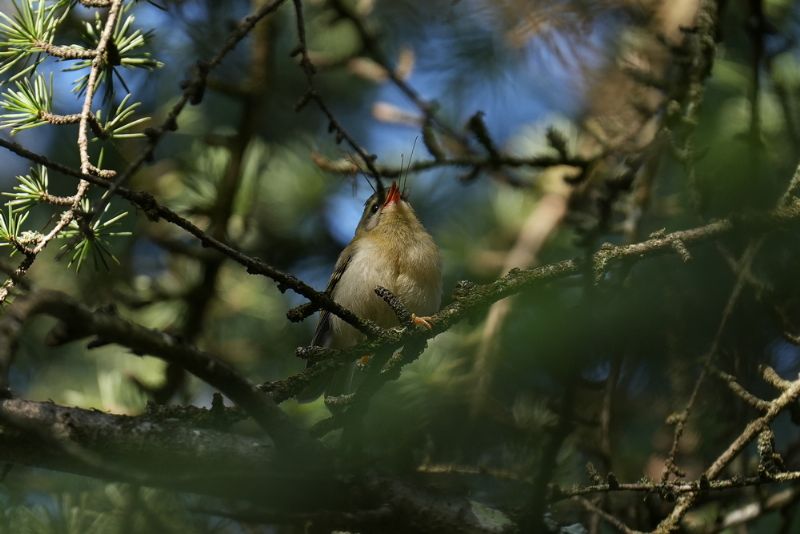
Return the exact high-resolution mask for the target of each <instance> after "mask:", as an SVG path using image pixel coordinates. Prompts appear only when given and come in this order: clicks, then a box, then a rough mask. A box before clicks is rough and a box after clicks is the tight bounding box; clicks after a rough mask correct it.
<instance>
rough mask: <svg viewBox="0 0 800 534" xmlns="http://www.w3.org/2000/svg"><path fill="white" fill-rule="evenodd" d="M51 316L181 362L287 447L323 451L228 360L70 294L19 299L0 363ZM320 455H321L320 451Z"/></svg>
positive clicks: (85, 332) (7, 321)
mask: <svg viewBox="0 0 800 534" xmlns="http://www.w3.org/2000/svg"><path fill="white" fill-rule="evenodd" d="M37 314H46V315H50V316H52V317H55V318H57V319H60V320H61V321H62V322H63V323H64V324H65V325H66V328H67V331H68V332H69V333H70V337H71V338H72V339H79V338H81V337H86V336H97V337H98V338H100V339H102V340H103V341H105V342H109V343H117V344H119V345H122V346H124V347H128V348H130V349H131V350H132V351H133V352H134V353H136V354H149V355H152V356H156V357H158V358H161V359H163V360H165V361H167V362H170V363H175V364H177V365H179V366H180V367H183V368H184V369H186V370H187V371H189V372H190V373H192V374H194V375H195V376H197V377H198V378H200V379H201V380H204V381H205V382H207V383H208V384H210V385H211V386H213V387H215V388H217V389H218V390H219V391H220V392H222V393H223V394H224V395H226V396H227V397H228V398H229V399H231V400H232V401H233V402H235V403H236V404H237V405H239V406H240V407H241V408H242V409H243V410H244V411H245V412H246V413H247V414H248V415H250V416H251V417H253V419H255V420H256V422H258V424H259V425H260V426H261V427H262V428H263V429H264V430H265V431H266V432H267V433H268V434H269V435H270V436H271V437H272V438H273V439H274V440H275V442H276V443H277V444H278V445H282V446H284V447H287V446H291V447H300V448H301V449H302V448H305V449H307V450H317V449H320V447H318V445H317V444H316V443H315V442H312V441H311V440H310V438H309V437H308V435H307V434H306V433H305V432H303V431H301V430H299V429H298V428H297V427H295V426H294V424H292V422H291V421H290V420H289V418H288V417H287V416H286V414H285V413H283V411H282V410H281V409H280V408H279V407H278V406H277V405H276V404H275V403H274V402H273V401H272V399H271V398H269V397H268V396H265V395H263V394H261V393H260V392H259V391H258V390H257V389H256V388H255V387H254V386H253V385H252V384H251V383H250V382H249V381H248V380H247V379H245V378H244V377H242V376H241V375H240V374H239V373H238V372H237V371H236V370H234V369H233V368H232V367H230V366H229V365H228V364H226V363H225V362H223V361H221V360H219V359H217V358H214V357H213V356H211V355H209V354H206V353H204V352H202V351H200V350H198V349H196V348H194V347H192V346H189V345H185V344H183V343H181V342H180V341H179V340H177V339H175V338H173V337H171V336H169V335H167V334H165V333H163V332H158V331H155V330H149V329H147V328H144V327H141V326H139V325H136V324H133V323H129V322H127V321H125V320H123V319H121V318H119V317H116V316H114V315H111V314H100V313H94V312H92V311H91V310H89V309H88V308H86V307H84V306H82V305H81V304H79V303H78V302H76V301H74V300H73V299H72V298H70V297H69V296H67V295H65V294H63V293H59V292H56V291H42V292H37V293H33V294H32V295H30V296H28V297H26V298H24V299H20V300H17V301H16V302H15V303H14V305H13V306H12V307H10V308H9V309H8V311H7V312H6V317H5V318H4V320H3V327H4V328H3V331H4V340H3V341H4V343H3V344H0V360H2V361H3V363H4V364H5V365H8V363H9V361H10V352H11V350H12V349H11V348H10V346H9V344H10V343H11V342H12V340H13V339H14V338H15V337H16V335H15V334H16V331H15V330H18V328H19V326H20V325H21V324H23V323H24V322H25V321H27V320H28V319H29V318H30V317H32V316H33V315H37ZM317 452H321V451H319V450H317Z"/></svg>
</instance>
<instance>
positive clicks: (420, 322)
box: [411, 313, 433, 330]
mask: <svg viewBox="0 0 800 534" xmlns="http://www.w3.org/2000/svg"><path fill="white" fill-rule="evenodd" d="M431 321H433V317H431V316H424V317H420V316H418V315H417V314H416V313H412V314H411V322H412V323H414V324H415V325H417V326H421V327H423V328H427V329H428V330H430V329H431V328H433V325H432V324H431Z"/></svg>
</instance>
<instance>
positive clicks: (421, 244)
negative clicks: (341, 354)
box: [331, 232, 442, 348]
mask: <svg viewBox="0 0 800 534" xmlns="http://www.w3.org/2000/svg"><path fill="white" fill-rule="evenodd" d="M377 286H383V287H385V288H387V289H389V290H390V291H391V292H392V293H394V294H395V295H396V296H397V297H399V298H400V300H401V301H402V302H403V304H404V305H405V306H406V308H408V310H409V311H411V312H413V313H416V314H417V315H431V314H433V313H435V312H436V311H437V310H438V309H439V303H440V301H441V296H442V287H441V266H440V259H439V250H438V248H437V247H436V244H435V243H434V242H433V239H432V238H431V237H430V235H428V234H427V233H426V232H422V235H420V236H418V239H416V240H415V241H414V242H411V243H387V242H385V241H378V240H377V239H370V238H364V239H361V240H360V241H359V242H358V246H357V247H356V249H355V250H354V252H353V256H352V258H351V260H350V263H349V264H348V266H347V269H346V271H345V272H344V274H343V275H342V278H341V279H340V280H339V283H338V284H337V285H336V288H335V290H334V292H333V298H334V300H335V301H336V302H338V303H339V304H341V305H342V306H344V307H345V308H348V309H350V310H352V311H353V312H355V313H356V314H357V315H359V316H360V317H364V318H366V319H369V320H371V321H374V322H376V323H377V324H378V325H380V326H383V327H391V326H395V325H397V317H396V316H395V314H394V312H393V311H392V310H391V308H390V307H389V306H388V305H387V304H386V303H385V302H384V301H383V300H382V299H381V298H380V297H378V296H377V295H375V292H374V290H375V288H376V287H377ZM331 327H332V329H333V346H334V347H338V348H343V347H347V346H351V345H353V344H355V343H357V342H358V340H359V336H360V334H358V332H357V331H356V330H355V329H353V328H352V327H351V326H349V325H347V324H345V323H344V322H343V321H341V320H340V319H338V318H333V319H332V323H331Z"/></svg>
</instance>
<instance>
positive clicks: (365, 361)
mask: <svg viewBox="0 0 800 534" xmlns="http://www.w3.org/2000/svg"><path fill="white" fill-rule="evenodd" d="M370 360H372V354H367V355H365V356H362V357H360V358H359V359H357V360H356V366H357V367H358V368H359V369H364V368H365V367H366V366H368V365H369V362H370Z"/></svg>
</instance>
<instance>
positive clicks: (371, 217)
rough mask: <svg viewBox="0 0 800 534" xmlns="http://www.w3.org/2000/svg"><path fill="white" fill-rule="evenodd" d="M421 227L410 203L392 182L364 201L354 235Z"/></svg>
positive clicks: (391, 232)
mask: <svg viewBox="0 0 800 534" xmlns="http://www.w3.org/2000/svg"><path fill="white" fill-rule="evenodd" d="M421 228H422V224H421V223H420V222H419V220H418V219H417V216H416V214H415V213H414V210H413V208H412V207H411V204H409V202H408V200H407V198H406V197H405V195H403V194H402V193H401V192H400V189H399V188H398V187H397V184H396V183H394V182H392V185H391V187H389V189H388V190H387V189H380V190H378V191H376V192H375V193H374V194H373V195H372V196H371V197H369V198H368V199H367V201H366V202H365V203H364V213H363V214H362V215H361V221H360V222H359V223H358V228H357V229H356V237H357V238H358V237H367V236H368V235H370V234H371V235H374V236H377V235H384V236H388V237H392V236H393V235H394V234H397V233H399V234H406V233H409V232H413V231H416V230H418V229H421Z"/></svg>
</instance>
